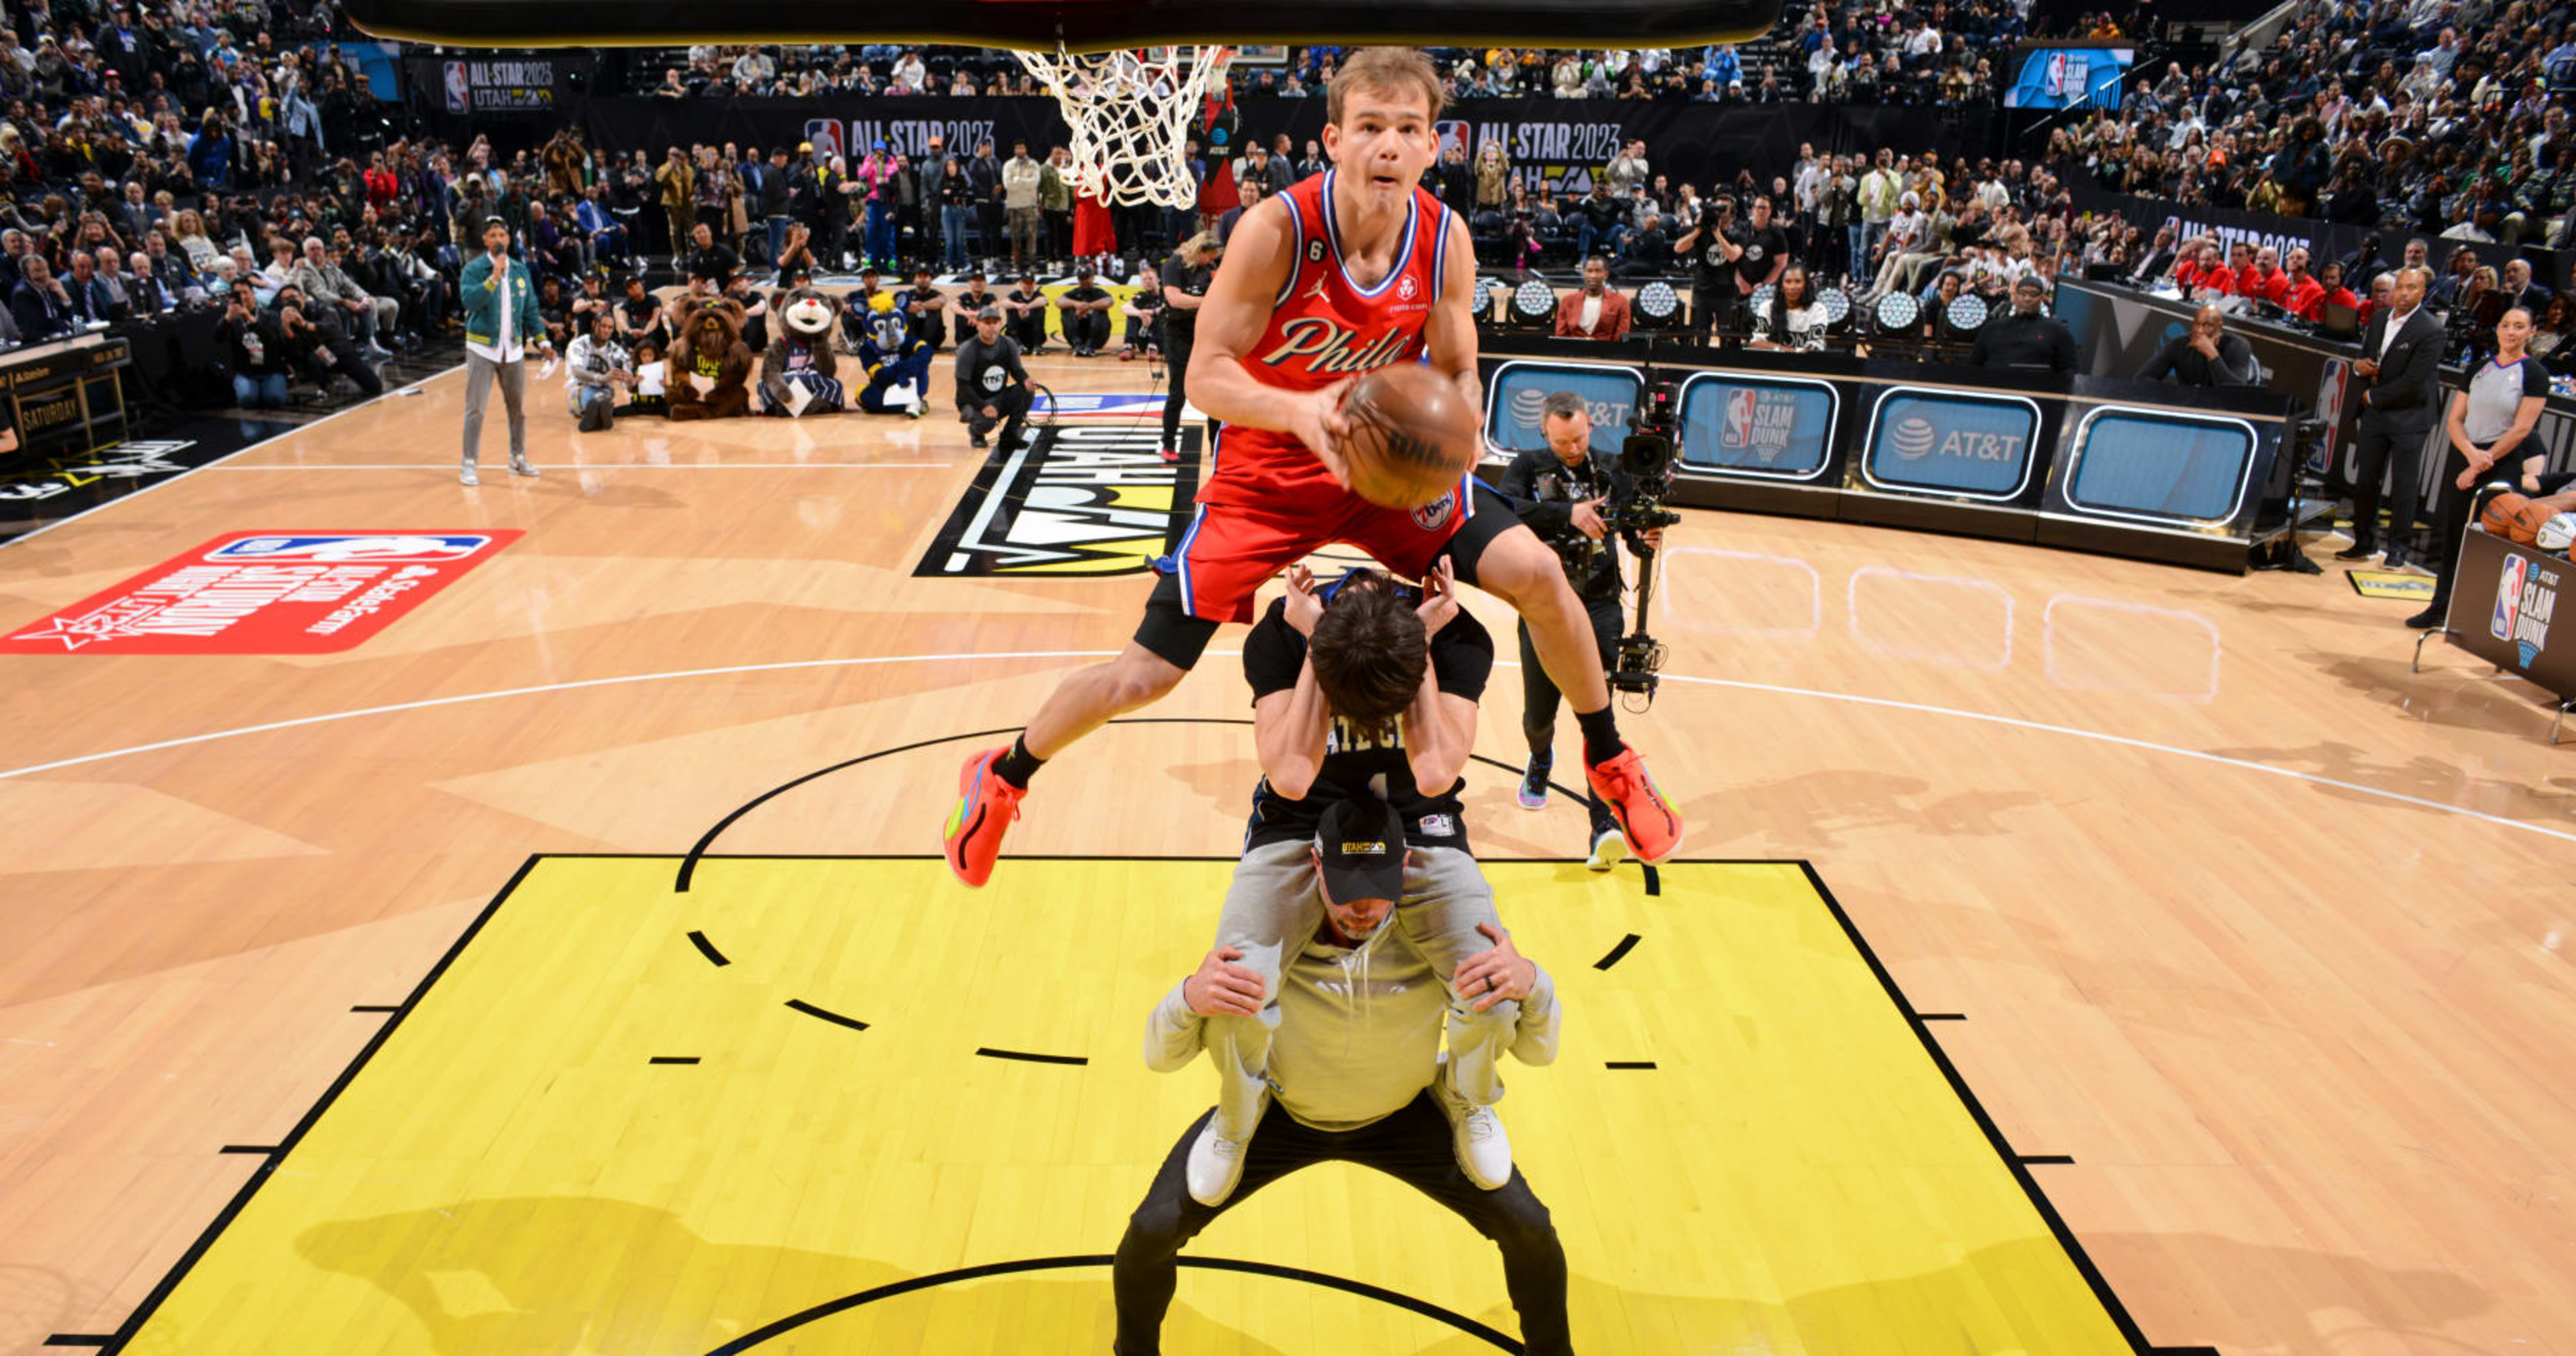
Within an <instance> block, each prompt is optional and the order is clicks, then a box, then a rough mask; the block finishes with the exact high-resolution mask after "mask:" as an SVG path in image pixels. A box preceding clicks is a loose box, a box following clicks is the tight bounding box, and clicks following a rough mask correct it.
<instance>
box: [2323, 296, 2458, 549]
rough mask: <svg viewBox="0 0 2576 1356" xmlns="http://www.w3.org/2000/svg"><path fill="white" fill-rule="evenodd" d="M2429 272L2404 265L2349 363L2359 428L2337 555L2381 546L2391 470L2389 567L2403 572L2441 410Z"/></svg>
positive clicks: (2438, 326) (2437, 331)
mask: <svg viewBox="0 0 2576 1356" xmlns="http://www.w3.org/2000/svg"><path fill="white" fill-rule="evenodd" d="M2431 282H2432V271H2431V270H2429V269H2423V268H2405V269H2399V270H2398V272H2397V286H2396V288H2395V291H2394V293H2393V295H2392V297H2391V299H2390V303H2389V305H2388V308H2387V309H2386V310H2383V311H2381V312H2380V313H2379V314H2378V315H2376V316H2373V317H2372V318H2371V321H2370V329H2369V330H2368V331H2367V332H2366V333H2364V334H2363V335H2362V336H2361V360H2360V361H2359V362H2356V363H2354V364H2353V365H2352V371H2353V375H2354V376H2356V377H2359V378H2361V379H2362V381H2363V383H2364V384H2363V386H2362V391H2361V401H2362V405H2361V425H2360V429H2359V436H2358V441H2357V442H2356V443H2355V449H2356V451H2357V452H2358V454H2359V456H2360V459H2361V468H2360V473H2359V474H2358V475H2357V476H2356V477H2355V478H2354V481H2353V487H2352V545H2351V546H2348V547H2346V548H2344V549H2343V550H2341V551H2337V552H2335V559H2337V560H2367V559H2369V558H2370V557H2371V556H2372V555H2373V554H2375V553H2377V551H2378V550H2379V478H2380V476H2381V474H2382V473H2383V472H2390V471H2393V472H2394V476H2393V479H2394V480H2395V482H2396V498H2395V502H2394V503H2393V504H2391V505H2390V513H2389V518H2388V559H2387V568H2388V569H2392V570H2398V569H2404V568H2405V566H2406V544H2407V541H2408V540H2409V538H2411V537H2412V536H2413V535H2414V532H2415V508H2416V502H2417V500H2418V499H2419V498H2420V497H2421V495H2422V493H2423V490H2422V486H2420V485H2419V484H2418V483H2417V482H2418V481H2419V480H2420V479H2421V476H2420V475H2419V474H2418V467H2417V462H2418V460H2419V459H2420V458H2421V456H2422V454H2423V450H2424V439H2425V436H2426V435H2427V434H2429V433H2430V432H2432V429H2433V419H2434V416H2435V415H2437V414H2438V413H2440V411H2441V408H2442V389H2441V383H2440V380H2439V373H2440V370H2441V366H2442V339H2443V332H2442V322H2441V321H2440V320H2438V319H2436V318H2435V317H2434V315H2433V313H2432V312H2431V311H2429V310H2427V309H2425V307H2424V290H2425V288H2426V287H2427V286H2428V285H2429V284H2430V283H2431Z"/></svg>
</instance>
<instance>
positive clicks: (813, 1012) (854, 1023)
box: [787, 998, 868, 1031]
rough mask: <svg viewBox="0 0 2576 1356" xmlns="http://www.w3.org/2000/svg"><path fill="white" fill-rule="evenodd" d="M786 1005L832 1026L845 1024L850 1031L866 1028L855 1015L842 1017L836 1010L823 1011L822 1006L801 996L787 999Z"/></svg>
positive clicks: (866, 1025) (865, 1024)
mask: <svg viewBox="0 0 2576 1356" xmlns="http://www.w3.org/2000/svg"><path fill="white" fill-rule="evenodd" d="M787 1006H789V1007H791V1008H794V1009H795V1010H797V1011H798V1012H801V1013H804V1014H805V1015H806V1016H808V1017H820V1018H822V1019H823V1020H824V1021H827V1022H830V1023H831V1024H833V1025H834V1026H846V1027H848V1028H849V1029H851V1030H852V1031H865V1030H867V1029H868V1024H867V1023H865V1022H862V1021H860V1020H859V1019H858V1018H856V1017H844V1016H842V1015H841V1014H839V1013H837V1012H828V1011H825V1010H824V1009H822V1008H818V1007H816V1006H814V1005H813V1004H811V1003H808V1002H806V1001H805V1000H804V999H802V998H790V999H788V1000H787Z"/></svg>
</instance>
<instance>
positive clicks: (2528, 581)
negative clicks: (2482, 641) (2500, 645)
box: [2487, 555, 2558, 669]
mask: <svg viewBox="0 0 2576 1356" xmlns="http://www.w3.org/2000/svg"><path fill="white" fill-rule="evenodd" d="M2557 610H2558V571H2556V570H2553V569H2551V568H2549V566H2547V565H2545V564H2541V563H2539V562H2537V561H2534V560H2533V559H2532V558H2531V557H2529V556H2521V555H2507V556H2506V557H2505V558H2504V571H2503V575H2502V577H2501V578H2499V579H2498V580H2497V581H2496V602H2495V612H2494V613H2493V614H2492V615H2491V616H2489V617H2488V618H2487V632H2488V634H2490V635H2492V636H2494V637H2495V638H2496V639H2498V640H2501V641H2506V642H2508V643H2510V644H2511V645H2512V646H2513V650H2514V656H2515V658H2517V659H2519V660H2520V661H2521V663H2522V666H2523V667H2524V668H2526V669H2527V668H2530V667H2531V664H2532V661H2533V660H2535V659H2538V658H2540V652H2541V651H2542V650H2545V649H2547V648H2549V619H2550V616H2551V614H2552V613H2555V612H2556V611H2557Z"/></svg>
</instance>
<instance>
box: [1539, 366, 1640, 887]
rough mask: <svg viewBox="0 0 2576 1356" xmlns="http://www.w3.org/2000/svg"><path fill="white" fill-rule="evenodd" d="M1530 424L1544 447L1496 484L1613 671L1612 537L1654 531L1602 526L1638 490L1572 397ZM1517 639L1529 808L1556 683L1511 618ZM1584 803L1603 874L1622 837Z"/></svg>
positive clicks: (1544, 754)
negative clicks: (1598, 445) (1551, 563)
mask: <svg viewBox="0 0 2576 1356" xmlns="http://www.w3.org/2000/svg"><path fill="white" fill-rule="evenodd" d="M1540 430H1541V432H1543V433H1544V434H1545V435H1546V437H1547V446H1545V447H1534V448H1531V449H1529V450H1528V451H1525V452H1523V453H1521V454H1520V455H1519V456H1517V457H1514V458H1513V459H1512V464H1511V468H1510V469H1509V470H1507V471H1505V472H1503V485H1502V490H1503V493H1504V494H1505V495H1507V496H1509V497H1510V498H1511V500H1512V501H1513V502H1514V503H1515V504H1517V505H1518V506H1519V508H1520V518H1521V521H1522V522H1523V523H1525V524H1527V525H1528V526H1529V529H1530V530H1531V531H1533V532H1536V533H1537V534H1538V535H1539V539H1540V540H1542V541H1545V542H1546V543H1547V544H1548V545H1549V547H1551V548H1552V549H1554V550H1555V552H1556V554H1557V558H1558V559H1559V560H1562V561H1563V562H1565V575H1566V579H1567V581H1568V582H1570V583H1572V584H1573V585H1574V592H1575V595H1576V596H1577V597H1579V598H1581V599H1582V600H1583V607H1584V610H1585V611H1586V612H1588V613H1590V614H1591V617H1592V634H1593V637H1594V638H1595V639H1596V640H1597V641H1598V642H1599V644H1600V647H1601V667H1602V669H1603V671H1605V672H1609V671H1615V670H1617V669H1618V668H1619V633H1620V629H1621V626H1622V625H1623V622H1624V618H1623V617H1622V616H1621V613H1620V608H1619V594H1620V572H1619V543H1618V538H1619V537H1622V536H1625V537H1627V538H1628V546H1629V549H1630V550H1636V549H1638V548H1639V547H1640V546H1641V545H1642V546H1643V547H1645V548H1646V549H1648V550H1659V549H1661V548H1662V546H1663V542H1664V530H1663V529H1662V528H1661V527H1651V528H1647V529H1645V530H1643V531H1640V532H1633V533H1631V532H1620V533H1613V532H1611V531H1609V530H1608V529H1609V524H1608V523H1607V522H1605V520H1604V515H1603V510H1604V509H1605V508H1613V512H1612V514H1611V516H1612V517H1613V518H1615V517H1616V516H1617V514H1616V511H1615V507H1613V506H1615V505H1617V504H1619V503H1622V502H1626V501H1628V500H1630V499H1632V498H1633V497H1634V496H1635V495H1636V493H1637V488H1638V487H1637V484H1636V481H1635V480H1634V479H1633V478H1632V477H1630V476H1629V475H1628V474H1626V473H1625V472H1623V471H1620V470H1618V469H1617V468H1616V467H1615V466H1614V465H1613V464H1612V459H1611V458H1609V457H1607V456H1605V455H1603V454H1601V453H1598V452H1595V451H1593V450H1592V413H1591V411H1590V410H1589V409H1587V408H1586V407H1585V406H1584V403H1583V398H1582V397H1581V396H1578V395H1576V394H1574V393H1573V392H1571V391H1558V392H1555V393H1553V394H1551V395H1549V396H1548V398H1547V404H1546V406H1545V413H1544V414H1542V415H1541V416H1540ZM1650 568H1651V567H1650ZM1520 638H1521V694H1522V703H1521V711H1522V715H1521V730H1522V733H1524V734H1526V735H1528V736H1529V749H1530V756H1529V767H1528V769H1527V770H1526V771H1525V772H1523V774H1522V776H1521V786H1520V802H1521V808H1523V809H1526V810H1535V809H1538V808H1540V807H1541V806H1544V805H1546V804H1547V779H1548V772H1549V770H1550V769H1551V768H1553V767H1554V766H1555V762H1556V750H1555V740H1556V708H1557V703H1558V700H1559V696H1558V693H1557V689H1556V684H1554V683H1552V682H1550V681H1548V676H1547V669H1546V668H1545V667H1544V666H1543V665H1541V664H1540V663H1539V658H1538V651H1537V649H1536V648H1535V647H1534V646H1532V645H1531V643H1530V633H1529V623H1527V622H1523V623H1521V627H1520ZM1588 804H1589V807H1590V810H1591V815H1592V830H1591V844H1592V856H1591V861H1590V863H1589V865H1590V866H1591V867H1592V869H1593V870H1595V871H1607V870H1609V869H1611V868H1612V867H1614V866H1617V865H1618V864H1619V862H1620V861H1621V860H1622V859H1623V858H1625V857H1626V856H1627V855H1628V842H1627V839H1626V838H1625V837H1623V836H1622V835H1621V834H1620V832H1619V825H1618V821H1616V820H1614V819H1612V818H1611V816H1610V812H1609V810H1608V809H1606V808H1605V807H1604V806H1603V805H1602V804H1601V800H1600V798H1599V797H1597V796H1595V797H1590V798H1589V801H1588Z"/></svg>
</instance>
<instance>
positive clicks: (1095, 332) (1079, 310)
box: [1055, 267, 1112, 358]
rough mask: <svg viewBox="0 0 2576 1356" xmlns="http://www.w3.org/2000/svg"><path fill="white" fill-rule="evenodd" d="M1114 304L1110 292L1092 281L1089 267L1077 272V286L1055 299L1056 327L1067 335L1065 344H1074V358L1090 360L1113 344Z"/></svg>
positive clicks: (1075, 277) (1075, 275)
mask: <svg viewBox="0 0 2576 1356" xmlns="http://www.w3.org/2000/svg"><path fill="white" fill-rule="evenodd" d="M1111 304H1112V298H1111V297H1110V295H1109V291H1108V289H1107V288H1104V287H1102V286H1101V285H1100V284H1099V283H1097V282H1094V281H1092V276H1091V270H1090V269H1089V268H1087V267H1086V268H1080V269H1076V270H1075V271H1074V275H1073V286H1071V287H1068V288H1066V289H1064V291H1063V292H1061V293H1058V294H1057V296H1056V299H1055V305H1056V328H1057V329H1059V330H1062V331H1063V332H1064V340H1065V342H1066V343H1068V344H1071V345H1073V356H1075V357H1077V358H1088V357H1090V356H1091V355H1092V354H1095V353H1098V352H1099V351H1100V350H1101V348H1102V347H1103V346H1104V345H1106V344H1107V343H1108V342H1109V307H1110V305H1111Z"/></svg>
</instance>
